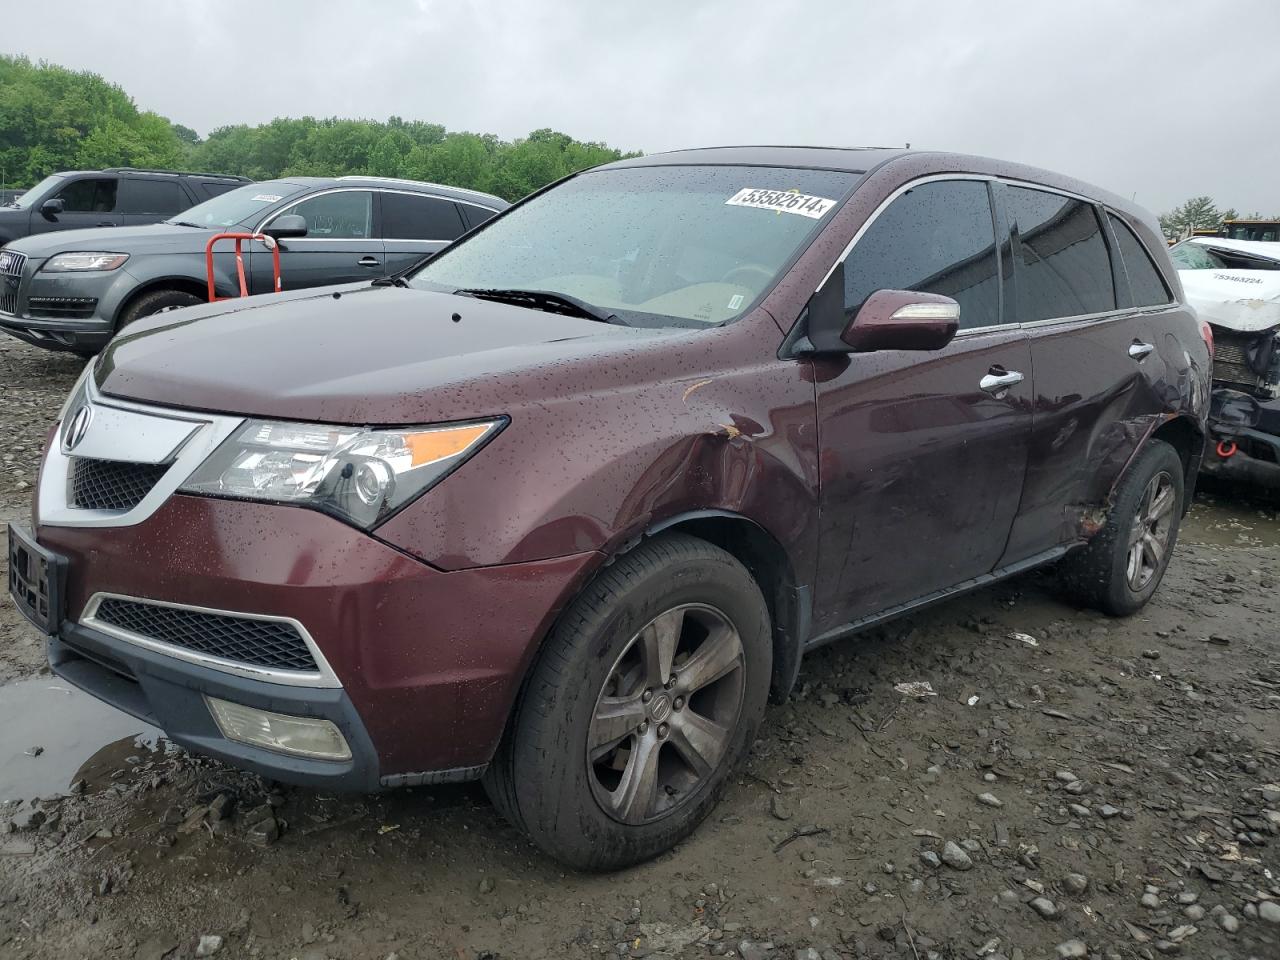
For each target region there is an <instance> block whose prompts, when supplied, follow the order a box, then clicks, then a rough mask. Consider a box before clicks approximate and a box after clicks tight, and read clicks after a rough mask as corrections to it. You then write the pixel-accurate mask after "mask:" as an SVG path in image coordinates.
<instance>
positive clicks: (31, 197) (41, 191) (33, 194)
mask: <svg viewBox="0 0 1280 960" xmlns="http://www.w3.org/2000/svg"><path fill="white" fill-rule="evenodd" d="M65 179H66V177H60V176H58V175H57V174H56V173H55V174H54V175H53V176H51V177H45V178H44V179H43V180H41V181H40V182H39V183H37V184H36V185H35V186H34V187H32V188H31V189H30V190H28V191H27V192H26V193H24V194H23V195H22V196H20V197H18V198H16V199H15V200H14V201H13V202H12V203H11V204H10V206H14V207H18V208H19V209H21V210H26V209H28V208H29V207H30V206H31V205H32V204H33V203H35V202H36V198H37V197H43V196H44V195H45V193H46V191H48V190H49V189H50V188H51V187H53V186H54V185H55V184H58V183H61V182H62V181H63V180H65Z"/></svg>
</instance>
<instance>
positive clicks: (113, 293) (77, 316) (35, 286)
mask: <svg viewBox="0 0 1280 960" xmlns="http://www.w3.org/2000/svg"><path fill="white" fill-rule="evenodd" d="M43 263H44V261H43V260H36V259H32V260H28V261H27V263H26V266H25V272H24V274H23V276H22V277H21V279H20V281H19V283H18V286H17V290H16V291H15V296H14V298H13V300H14V309H13V310H12V311H0V331H3V332H4V333H7V334H9V335H10V336H12V337H16V338H17V339H19V340H24V341H26V342H27V343H31V344H35V345H36V346H38V347H44V348H45V349H48V350H74V351H76V352H77V353H97V352H98V351H99V350H101V349H102V348H103V347H104V346H106V344H107V342H108V341H109V340H110V339H111V336H112V333H113V332H114V328H115V321H114V315H115V310H116V308H117V307H118V306H119V304H120V302H121V298H122V295H123V292H125V291H127V290H129V289H132V288H133V287H134V286H135V284H136V282H135V281H134V280H133V278H132V276H131V275H129V274H127V273H126V272H125V271H124V270H123V269H119V270H110V271H101V272H99V271H89V272H85V273H42V272H41V271H40V267H41V266H43ZM77 304H80V305H82V306H83V307H84V308H83V309H80V310H75V309H73V307H74V306H75V305H77Z"/></svg>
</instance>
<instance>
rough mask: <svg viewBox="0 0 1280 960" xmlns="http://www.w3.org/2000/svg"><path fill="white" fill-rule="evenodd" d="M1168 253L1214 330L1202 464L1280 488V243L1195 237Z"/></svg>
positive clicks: (1211, 470)
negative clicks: (1207, 439) (1207, 438)
mask: <svg viewBox="0 0 1280 960" xmlns="http://www.w3.org/2000/svg"><path fill="white" fill-rule="evenodd" d="M1169 256H1170V257H1171V258H1172V259H1173V264H1174V266H1175V267H1177V268H1178V274H1179V277H1180V278H1181V280H1182V288H1183V290H1185V291H1186V295H1187V302H1188V303H1190V304H1191V305H1192V306H1194V307H1195V308H1196V310H1197V312H1198V313H1199V314H1200V317H1201V319H1203V320H1207V321H1208V322H1209V325H1210V327H1211V328H1212V330H1213V338H1214V358H1213V405H1212V412H1211V413H1210V416H1209V431H1210V434H1211V435H1212V438H1213V440H1214V441H1215V442H1214V443H1211V444H1210V448H1209V450H1207V451H1206V453H1205V458H1204V464H1203V469H1204V471H1205V472H1206V473H1208V474H1215V475H1220V476H1223V477H1227V478H1233V479H1238V480H1242V481H1246V482H1248V483H1251V484H1257V485H1263V486H1268V487H1274V488H1276V489H1280V243H1271V242H1263V241H1256V240H1227V239H1221V238H1218V237H1192V238H1191V239H1190V240H1184V241H1182V242H1181V243H1179V244H1177V245H1175V246H1174V247H1173V248H1172V249H1170V251H1169Z"/></svg>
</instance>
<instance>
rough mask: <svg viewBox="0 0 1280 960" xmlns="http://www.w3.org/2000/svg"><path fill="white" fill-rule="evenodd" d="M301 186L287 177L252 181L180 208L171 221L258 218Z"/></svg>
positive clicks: (214, 223) (221, 223) (227, 222)
mask: <svg viewBox="0 0 1280 960" xmlns="http://www.w3.org/2000/svg"><path fill="white" fill-rule="evenodd" d="M304 189H306V188H305V187H304V186H303V185H302V184H300V183H291V182H290V181H288V180H268V181H266V182H265V183H251V184H249V185H248V186H245V187H236V189H234V190H228V191H227V192H226V193H223V194H220V195H218V196H216V197H214V198H213V199H212V200H206V201H205V202H204V203H198V204H196V205H195V206H194V207H192V208H191V209H190V210H183V211H182V212H181V213H180V214H178V215H177V216H176V217H174V218H173V219H172V220H171V221H170V222H171V223H191V224H195V225H196V226H197V227H231V226H234V225H235V224H237V223H244V222H245V221H246V220H253V221H257V219H258V217H259V216H260V215H261V214H264V213H266V212H267V210H268V209H269V208H270V207H271V206H272V205H273V204H275V203H277V202H278V201H280V200H283V199H284V198H285V197H291V196H293V195H294V194H295V193H300V192H302V191H303V190H304Z"/></svg>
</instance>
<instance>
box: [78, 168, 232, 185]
mask: <svg viewBox="0 0 1280 960" xmlns="http://www.w3.org/2000/svg"><path fill="white" fill-rule="evenodd" d="M102 172H103V173H165V174H168V175H169V176H171V177H208V178H210V179H212V180H243V181H244V182H245V183H252V181H251V180H250V179H249V178H248V177H242V176H240V175H239V174H235V173H200V172H199V171H195V170H160V169H158V168H155V167H107V168H105V169H104V170H103V171H102Z"/></svg>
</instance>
